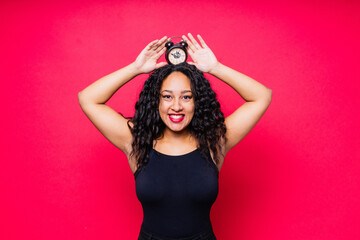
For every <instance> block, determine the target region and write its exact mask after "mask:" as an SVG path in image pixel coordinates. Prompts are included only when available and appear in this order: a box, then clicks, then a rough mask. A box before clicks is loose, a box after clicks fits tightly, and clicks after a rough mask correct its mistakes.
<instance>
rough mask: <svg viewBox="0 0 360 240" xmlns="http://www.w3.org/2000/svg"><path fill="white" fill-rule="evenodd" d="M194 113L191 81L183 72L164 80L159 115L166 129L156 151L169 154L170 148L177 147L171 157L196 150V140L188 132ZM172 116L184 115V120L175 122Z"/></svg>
mask: <svg viewBox="0 0 360 240" xmlns="http://www.w3.org/2000/svg"><path fill="white" fill-rule="evenodd" d="M194 111H195V103H194V98H193V94H192V92H191V84H190V79H189V78H188V77H187V76H186V75H184V74H183V73H181V72H173V73H171V74H170V75H169V76H168V77H167V78H165V79H164V81H163V83H162V85H161V89H160V103H159V114H160V118H161V119H162V121H163V122H164V124H165V126H166V128H165V130H164V133H163V136H162V137H161V138H160V139H157V140H156V141H155V144H154V149H155V150H157V151H159V152H163V151H164V152H169V151H168V148H170V147H171V146H174V145H176V146H177V147H176V148H174V151H172V152H171V154H170V155H181V154H184V153H186V152H190V151H192V150H195V149H196V148H197V144H196V140H195V139H194V138H193V136H191V134H190V132H189V130H188V126H189V124H190V122H191V120H192V118H193V116H194ZM171 114H184V119H183V120H182V121H180V122H173V121H171V118H170V116H169V115H171ZM189 142H190V143H191V144H189Z"/></svg>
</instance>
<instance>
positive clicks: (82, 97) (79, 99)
mask: <svg viewBox="0 0 360 240" xmlns="http://www.w3.org/2000/svg"><path fill="white" fill-rule="evenodd" d="M78 101H79V104H80V106H81V105H82V104H83V103H84V96H83V93H82V92H79V93H78Z"/></svg>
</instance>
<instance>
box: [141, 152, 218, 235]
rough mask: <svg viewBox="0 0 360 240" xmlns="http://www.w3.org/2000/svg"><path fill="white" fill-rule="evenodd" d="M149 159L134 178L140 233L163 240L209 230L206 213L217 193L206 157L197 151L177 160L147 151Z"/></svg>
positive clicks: (214, 172)
mask: <svg viewBox="0 0 360 240" xmlns="http://www.w3.org/2000/svg"><path fill="white" fill-rule="evenodd" d="M149 157H150V159H149V162H148V163H147V164H146V165H145V166H143V167H142V168H141V169H140V170H139V171H136V172H135V174H134V177H135V187H136V195H137V198H138V199H139V201H140V202H141V205H142V208H143V214H144V218H143V222H142V225H141V227H142V229H144V230H146V231H149V232H152V233H155V234H158V235H161V236H166V237H187V236H191V235H194V234H196V233H199V232H203V231H206V230H208V229H212V225H211V222H210V209H211V206H212V205H213V203H214V202H215V200H216V198H217V195H218V191H219V187H218V178H219V171H218V168H217V167H216V165H215V163H214V162H213V161H212V160H211V156H210V154H209V161H207V160H206V159H204V158H202V157H201V155H200V150H199V149H196V150H194V151H192V152H190V153H187V154H184V155H180V156H170V155H165V154H162V153H159V152H157V151H156V150H154V149H151V151H150V156H149Z"/></svg>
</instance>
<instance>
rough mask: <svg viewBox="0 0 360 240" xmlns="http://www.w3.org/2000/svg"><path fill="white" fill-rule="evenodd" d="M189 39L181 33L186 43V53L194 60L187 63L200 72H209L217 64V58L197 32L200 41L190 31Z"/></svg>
mask: <svg viewBox="0 0 360 240" xmlns="http://www.w3.org/2000/svg"><path fill="white" fill-rule="evenodd" d="M188 36H189V38H190V40H191V41H190V40H189V39H188V38H187V37H186V36H185V35H183V36H182V37H183V38H184V39H185V41H186V43H187V44H188V53H189V55H190V57H191V58H192V60H193V61H194V62H189V64H193V65H195V66H196V68H197V69H199V70H200V71H202V72H208V73H211V71H212V70H213V69H215V68H216V66H217V65H218V63H219V62H218V60H217V59H216V57H215V55H214V53H213V52H212V51H211V49H210V48H209V47H208V46H207V45H206V43H205V41H204V40H203V39H202V37H201V36H200V35H199V34H198V35H197V37H198V39H199V41H200V43H201V46H200V44H199V43H198V42H197V41H196V40H195V38H194V37H193V35H191V33H189V34H188Z"/></svg>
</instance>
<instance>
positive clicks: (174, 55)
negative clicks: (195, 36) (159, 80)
mask: <svg viewBox="0 0 360 240" xmlns="http://www.w3.org/2000/svg"><path fill="white" fill-rule="evenodd" d="M173 38H181V39H182V41H181V42H177V43H175V44H174V43H173V42H172V41H171V39H173ZM187 46H188V45H187V43H186V42H185V40H184V39H183V38H182V37H178V36H175V37H171V38H170V39H169V40H168V41H167V42H166V43H165V47H166V52H165V58H166V61H167V62H168V63H169V64H171V65H176V64H179V63H183V62H186V59H187V50H186V47H187Z"/></svg>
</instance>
